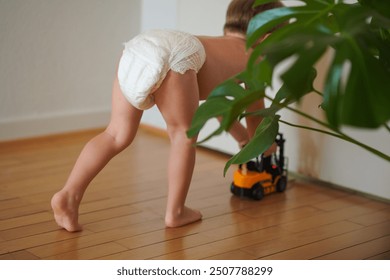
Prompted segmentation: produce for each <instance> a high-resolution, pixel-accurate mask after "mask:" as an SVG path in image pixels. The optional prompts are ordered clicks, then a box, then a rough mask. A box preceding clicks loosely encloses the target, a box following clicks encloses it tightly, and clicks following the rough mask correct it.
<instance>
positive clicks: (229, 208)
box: [0, 130, 390, 259]
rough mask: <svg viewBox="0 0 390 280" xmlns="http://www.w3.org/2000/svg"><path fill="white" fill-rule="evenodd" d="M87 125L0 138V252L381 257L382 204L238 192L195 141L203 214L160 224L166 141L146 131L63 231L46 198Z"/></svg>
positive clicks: (389, 213) (320, 191) (339, 194)
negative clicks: (76, 225)
mask: <svg viewBox="0 0 390 280" xmlns="http://www.w3.org/2000/svg"><path fill="white" fill-rule="evenodd" d="M96 133H97V131H88V132H83V133H75V134H67V135H59V136H52V137H45V138H41V139H32V140H24V141H16V142H8V143H0V259H390V204H388V203H385V202H380V201H375V200H370V199H367V198H364V197H362V196H359V195H355V194H352V193H348V192H343V191H340V190H335V189H331V188H327V187H324V186H317V185H314V184H313V183H309V182H304V181H299V180H297V179H296V180H293V181H290V182H289V185H288V188H287V190H286V191H285V192H284V193H281V194H273V195H270V196H267V197H265V198H264V199H263V200H262V201H260V202H259V201H251V200H245V199H239V198H237V197H233V196H231V194H230V192H229V184H230V180H231V176H232V175H231V173H232V171H230V173H229V174H228V175H227V177H226V178H224V177H223V176H222V170H223V166H224V163H225V162H226V160H227V157H226V156H224V155H221V154H217V153H214V152H210V151H208V150H205V149H200V150H199V152H198V157H197V166H196V170H195V175H194V179H193V185H192V187H191V190H190V193H189V197H188V203H189V205H191V206H192V207H196V208H198V209H200V210H201V211H202V213H203V215H204V219H203V220H202V221H201V222H198V223H195V224H192V225H189V226H186V227H182V228H177V229H166V228H165V226H164V221H163V213H164V210H165V202H166V180H165V178H166V167H165V161H166V158H167V154H168V147H169V143H168V140H167V139H166V138H164V137H161V136H158V135H156V134H153V133H151V132H150V131H147V130H141V131H140V132H139V135H138V136H137V138H136V141H135V142H134V143H133V145H132V146H131V147H130V148H128V149H127V150H126V151H124V152H123V153H122V154H121V155H119V156H118V157H116V158H115V159H113V161H111V162H110V164H109V165H108V166H107V167H106V168H105V169H104V170H103V172H102V173H101V174H99V175H98V177H97V178H96V179H95V180H94V181H93V183H92V185H91V186H90V188H89V189H88V191H87V193H86V196H85V200H84V202H83V204H82V207H81V217H80V220H81V223H82V224H83V225H84V230H83V231H82V232H80V233H68V232H66V231H64V230H61V229H59V228H58V227H57V226H56V224H55V222H54V221H53V218H52V213H51V209H50V205H49V201H50V198H51V196H52V194H53V193H54V192H55V191H57V190H58V189H59V188H60V187H61V186H62V184H63V183H64V181H65V180H66V177H67V175H68V174H69V171H70V169H71V167H72V165H73V163H74V161H75V159H76V157H77V155H78V153H79V152H80V149H81V148H82V147H83V145H84V144H85V142H86V141H87V140H88V139H90V138H91V137H92V136H93V135H95V134H96Z"/></svg>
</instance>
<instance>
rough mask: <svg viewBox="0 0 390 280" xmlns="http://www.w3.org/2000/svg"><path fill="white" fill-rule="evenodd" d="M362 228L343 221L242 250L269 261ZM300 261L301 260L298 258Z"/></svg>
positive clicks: (290, 234) (286, 235) (289, 234)
mask: <svg viewBox="0 0 390 280" xmlns="http://www.w3.org/2000/svg"><path fill="white" fill-rule="evenodd" d="M361 228H362V226H359V225H357V224H354V223H351V222H346V221H341V222H337V223H333V224H327V225H323V226H319V227H317V228H313V229H311V230H307V231H304V232H298V233H287V234H285V235H284V236H282V237H281V238H279V239H277V240H275V241H273V242H264V241H262V240H260V241H259V242H258V243H257V244H254V245H252V246H249V247H243V248H241V250H242V251H244V252H247V253H249V254H251V255H254V256H256V258H259V259H260V258H263V259H267V258H268V256H270V255H274V254H277V253H280V252H284V251H287V250H291V249H294V248H299V247H301V246H304V245H307V244H312V243H316V242H319V241H321V240H324V239H327V238H331V237H333V236H337V235H339V234H342V233H347V232H350V231H354V230H357V229H361ZM298 259H301V258H299V257H298ZM302 259H304V258H302Z"/></svg>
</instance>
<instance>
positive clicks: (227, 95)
mask: <svg viewBox="0 0 390 280" xmlns="http://www.w3.org/2000/svg"><path fill="white" fill-rule="evenodd" d="M237 77H239V78H243V77H245V75H239V76H237ZM237 77H235V78H232V79H229V80H227V81H225V82H224V83H222V84H221V85H219V86H218V87H217V88H216V89H214V90H213V92H212V93H211V94H210V96H209V98H208V99H207V100H206V102H204V103H203V104H202V105H201V106H199V108H198V110H197V111H196V113H195V116H194V118H193V120H192V124H191V128H190V129H189V130H188V131H187V136H188V137H194V136H196V135H197V134H198V133H199V132H200V130H201V129H202V128H203V126H204V125H205V124H206V123H207V121H208V120H210V119H212V118H217V117H220V118H221V121H220V126H219V127H218V128H217V129H216V130H215V131H214V132H212V133H211V134H209V135H208V136H206V138H205V139H203V140H202V142H204V141H207V140H208V139H210V138H211V137H213V136H215V135H218V134H220V133H222V132H223V131H228V130H229V128H230V127H231V125H232V124H233V122H234V121H236V120H237V119H238V118H239V116H240V114H241V113H242V112H244V111H245V109H246V108H247V107H248V106H249V105H250V104H252V103H253V102H255V101H256V100H259V99H261V98H264V91H263V90H261V89H259V88H256V89H255V90H252V89H250V90H246V89H244V88H243V87H242V86H241V85H239V84H238V83H240V79H238V78H237Z"/></svg>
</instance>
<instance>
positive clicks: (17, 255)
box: [0, 250, 39, 260]
mask: <svg viewBox="0 0 390 280" xmlns="http://www.w3.org/2000/svg"><path fill="white" fill-rule="evenodd" d="M0 260H39V258H38V257H37V256H35V255H34V254H31V253H30V252H28V251H26V250H21V251H16V252H12V253H8V254H3V255H0Z"/></svg>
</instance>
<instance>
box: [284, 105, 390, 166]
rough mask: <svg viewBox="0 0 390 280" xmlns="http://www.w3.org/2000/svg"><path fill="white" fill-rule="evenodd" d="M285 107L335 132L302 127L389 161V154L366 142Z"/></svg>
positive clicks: (287, 107)
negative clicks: (345, 142) (332, 137)
mask: <svg viewBox="0 0 390 280" xmlns="http://www.w3.org/2000/svg"><path fill="white" fill-rule="evenodd" d="M285 108H286V109H289V110H291V111H293V112H294V113H296V114H299V115H301V116H303V117H305V118H307V119H309V120H311V121H313V122H315V123H318V124H320V125H322V126H324V127H326V128H328V129H330V130H332V131H334V132H336V133H332V132H328V131H324V130H320V129H316V128H311V127H302V128H305V129H310V130H313V131H317V132H321V133H325V134H329V135H332V136H334V137H337V138H340V139H343V140H345V141H347V142H350V143H353V144H355V145H357V146H360V147H361V148H363V149H365V150H367V151H369V152H371V153H373V154H375V155H377V156H379V157H381V158H383V159H384V160H387V161H390V156H389V155H386V154H384V153H382V152H381V151H378V150H377V149H374V148H372V147H370V146H368V145H366V144H363V143H361V142H359V141H357V140H356V139H353V138H352V137H350V136H348V135H347V134H345V133H343V132H341V131H340V130H336V129H335V128H333V127H331V126H330V125H329V124H327V123H325V122H323V121H320V120H318V119H316V118H314V117H312V116H310V115H308V114H306V113H304V112H302V111H299V110H297V109H294V108H291V107H289V106H285Z"/></svg>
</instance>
